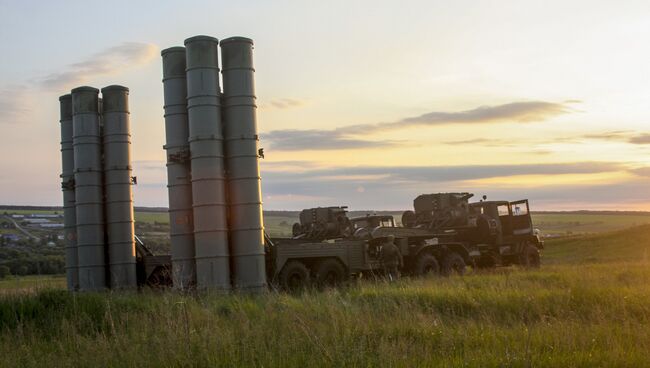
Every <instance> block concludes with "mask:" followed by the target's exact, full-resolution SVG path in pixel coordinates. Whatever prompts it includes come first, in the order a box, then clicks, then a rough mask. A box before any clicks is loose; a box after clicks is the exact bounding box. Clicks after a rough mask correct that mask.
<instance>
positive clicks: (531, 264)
mask: <svg viewBox="0 0 650 368" xmlns="http://www.w3.org/2000/svg"><path fill="white" fill-rule="evenodd" d="M520 257H521V259H520V261H519V263H520V264H521V265H522V266H524V267H526V268H539V266H540V264H541V260H540V257H539V249H537V247H536V246H534V245H532V244H527V245H526V246H525V247H524V250H523V252H522V253H521V256H520Z"/></svg>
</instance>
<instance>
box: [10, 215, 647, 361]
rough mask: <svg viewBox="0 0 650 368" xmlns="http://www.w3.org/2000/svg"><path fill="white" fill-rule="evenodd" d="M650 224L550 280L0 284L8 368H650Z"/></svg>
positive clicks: (560, 267)
mask: <svg viewBox="0 0 650 368" xmlns="http://www.w3.org/2000/svg"><path fill="white" fill-rule="evenodd" d="M648 251H650V225H645V226H638V227H634V228H632V229H629V230H620V231H616V232H609V233H605V234H596V235H588V236H577V237H571V238H563V239H553V240H551V241H548V242H547V248H546V250H545V252H544V263H545V265H544V266H543V268H542V269H540V270H537V271H525V270H522V269H518V268H508V269H502V270H498V271H494V272H491V273H481V274H477V273H470V274H469V275H467V276H464V277H452V278H448V279H441V278H431V279H424V280H409V279H403V280H401V281H400V282H398V283H394V284H387V283H382V282H370V281H363V280H362V281H360V282H358V283H356V284H354V285H352V286H350V287H349V288H345V289H341V290H329V291H326V292H315V291H311V292H307V293H305V294H302V295H290V294H284V293H276V292H271V293H269V294H268V295H264V296H258V297H254V296H245V295H231V296H223V295H209V294H208V295H206V294H202V295H194V296H183V295H179V294H175V293H156V292H153V291H144V292H141V293H139V294H135V293H105V294H94V293H88V294H78V295H71V294H69V293H67V292H65V291H63V290H60V287H62V284H63V280H62V279H61V278H48V279H43V278H34V277H32V278H28V279H18V280H15V279H14V280H8V281H2V282H0V288H2V289H3V290H4V291H3V292H2V293H0V356H1V357H2V359H0V366H6V367H16V366H28V367H29V366H31V367H42V366H82V367H84V366H88V367H90V366H97V365H100V366H115V367H118V366H160V367H176V366H260V367H261V366H264V367H284V366H298V367H310V366H337V367H338V366H395V367H413V366H429V367H448V366H470V367H485V366H488V367H489V366H493V367H504V366H506V367H525V366H535V367H541V366H543V367H564V366H584V367H592V366H600V367H610V366H628V367H639V366H647V365H648V364H650V361H649V360H648V357H647V352H648V349H649V348H650V261H649V260H648V259H647V257H646V254H647V253H648Z"/></svg>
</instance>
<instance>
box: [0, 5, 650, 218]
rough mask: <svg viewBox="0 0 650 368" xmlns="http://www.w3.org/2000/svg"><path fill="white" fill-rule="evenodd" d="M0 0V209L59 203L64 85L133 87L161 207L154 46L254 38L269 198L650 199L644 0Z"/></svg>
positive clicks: (363, 204) (152, 198)
mask: <svg viewBox="0 0 650 368" xmlns="http://www.w3.org/2000/svg"><path fill="white" fill-rule="evenodd" d="M178 4H180V2H173V1H168V2H167V1H111V2H92V1H56V2H54V1H51V2H42V1H29V0H24V1H20V2H18V1H10V0H0V17H1V18H2V21H1V22H0V42H1V44H2V45H3V53H2V55H3V56H2V58H0V129H2V134H0V153H1V155H0V167H1V169H2V170H0V203H1V204H29V205H58V204H60V202H61V192H60V184H59V178H58V175H59V173H60V170H61V164H60V156H59V123H58V119H59V117H58V96H60V95H62V94H65V93H67V92H68V91H69V90H70V89H71V88H73V87H76V86H79V85H92V86H95V87H103V86H106V85H109V84H123V85H126V86H128V87H130V89H131V109H132V113H131V119H132V126H133V158H134V160H135V162H134V167H135V175H137V176H138V185H137V186H136V188H135V200H136V205H139V206H166V205H167V194H166V187H165V184H166V174H165V165H164V160H165V154H164V151H163V150H162V146H163V144H164V124H163V117H162V83H161V60H160V50H161V49H164V48H167V47H170V46H176V45H182V43H183V40H184V39H185V38H187V37H190V36H193V35H197V34H208V35H212V36H215V37H217V38H220V39H221V38H226V37H229V36H234V35H240V36H247V37H250V38H253V39H254V40H255V63H256V83H257V93H258V100H259V110H258V119H259V127H260V130H261V132H260V133H261V138H262V139H261V143H262V146H263V147H264V148H265V153H266V158H265V159H264V160H263V163H262V179H263V191H264V201H265V208H267V209H299V208H302V207H311V206H325V205H339V204H345V205H349V206H350V207H351V208H353V209H404V208H408V207H410V206H411V203H412V199H413V198H414V197H415V196H417V195H418V194H421V193H432V192H439V191H470V192H473V193H476V194H477V195H483V194H486V195H487V196H488V198H490V199H513V200H514V199H519V198H522V197H526V198H530V199H531V201H532V203H533V206H534V209H544V210H553V209H632V210H650V108H649V106H650V70H649V68H650V2H648V1H647V0H640V1H617V2H613V1H595V0H585V1H582V0H573V1H567V0H562V1H522V0H512V1H505V0H504V1H453V2H452V1H402V2H395V1H377V0H373V1H326V2H308V1H302V2H299V1H273V2H271V1H237V2H233V1H228V2H226V1H224V2H220V1H205V2H192V1H186V2H183V5H182V6H180V5H178Z"/></svg>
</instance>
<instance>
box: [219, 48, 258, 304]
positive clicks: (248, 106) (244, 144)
mask: <svg viewBox="0 0 650 368" xmlns="http://www.w3.org/2000/svg"><path fill="white" fill-rule="evenodd" d="M221 58H222V68H223V70H222V74H223V88H224V91H223V92H224V93H223V99H222V100H223V117H224V138H225V156H226V169H227V178H228V205H229V212H230V222H229V231H230V252H231V257H232V264H233V268H234V270H233V275H234V276H233V285H234V286H235V287H236V288H238V289H239V290H242V291H251V292H260V291H263V290H265V289H266V271H265V262H264V222H263V215H262V190H261V180H260V169H259V157H258V149H259V147H258V142H259V139H258V134H257V117H256V110H257V106H256V97H255V82H254V72H255V70H254V69H253V41H252V40H251V39H249V38H244V37H231V38H227V39H225V40H222V41H221Z"/></svg>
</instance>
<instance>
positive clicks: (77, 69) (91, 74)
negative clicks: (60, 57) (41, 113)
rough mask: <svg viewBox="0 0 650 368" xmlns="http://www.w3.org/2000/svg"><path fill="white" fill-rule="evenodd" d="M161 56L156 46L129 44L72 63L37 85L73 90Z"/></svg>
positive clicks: (39, 80)
mask: <svg viewBox="0 0 650 368" xmlns="http://www.w3.org/2000/svg"><path fill="white" fill-rule="evenodd" d="M157 56H158V48H157V47H156V46H155V45H153V44H149V43H139V42H125V43H122V44H121V45H117V46H113V47H109V48H107V49H105V50H103V51H100V52H98V53H96V54H94V55H92V56H90V57H89V58H87V59H85V60H82V61H80V62H77V63H74V64H70V65H68V66H67V67H66V68H64V70H63V71H61V72H56V73H51V74H49V75H46V76H44V77H42V78H39V79H37V80H36V84H37V85H38V86H40V87H43V88H46V89H51V90H64V89H69V88H70V87H71V86H74V85H79V84H83V83H85V82H86V81H88V80H90V79H92V78H96V77H99V76H103V75H111V74H117V73H119V72H120V71H122V70H124V69H127V68H133V67H137V66H140V65H144V64H147V63H149V62H150V61H151V60H153V59H154V58H156V57H157Z"/></svg>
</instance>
